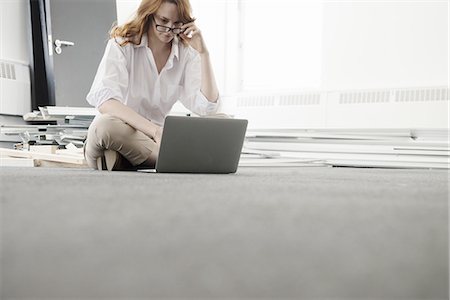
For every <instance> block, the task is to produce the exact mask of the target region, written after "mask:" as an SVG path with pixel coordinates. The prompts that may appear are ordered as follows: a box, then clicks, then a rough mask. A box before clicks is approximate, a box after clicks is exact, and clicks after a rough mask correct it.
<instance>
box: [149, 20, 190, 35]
mask: <svg viewBox="0 0 450 300" xmlns="http://www.w3.org/2000/svg"><path fill="white" fill-rule="evenodd" d="M153 22H155V26H156V30H157V31H159V32H164V33H168V32H172V33H173V34H180V33H183V32H184V29H182V28H181V27H169V26H164V25H160V24H158V23H156V20H155V16H153ZM161 29H162V30H161ZM175 30H177V31H178V32H175Z"/></svg>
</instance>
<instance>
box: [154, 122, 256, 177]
mask: <svg viewBox="0 0 450 300" xmlns="http://www.w3.org/2000/svg"><path fill="white" fill-rule="evenodd" d="M247 124H248V121H247V120H241V119H220V118H208V117H202V118H197V117H178V116H167V117H166V119H165V122H164V129H163V134H162V139H161V146H160V149H159V156H158V161H157V163H156V172H158V173H235V172H236V170H237V167H238V163H239V158H240V155H241V151H242V146H243V143H244V138H245V132H246V130H247Z"/></svg>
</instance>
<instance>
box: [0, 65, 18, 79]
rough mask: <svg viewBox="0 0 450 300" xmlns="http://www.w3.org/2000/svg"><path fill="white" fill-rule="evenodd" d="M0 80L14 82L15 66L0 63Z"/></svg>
mask: <svg viewBox="0 0 450 300" xmlns="http://www.w3.org/2000/svg"><path fill="white" fill-rule="evenodd" d="M0 78H5V79H12V80H16V66H15V65H13V64H9V63H6V62H0Z"/></svg>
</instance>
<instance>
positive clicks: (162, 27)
mask: <svg viewBox="0 0 450 300" xmlns="http://www.w3.org/2000/svg"><path fill="white" fill-rule="evenodd" d="M156 30H158V31H159V32H169V31H170V28H169V27H166V26H162V25H156Z"/></svg>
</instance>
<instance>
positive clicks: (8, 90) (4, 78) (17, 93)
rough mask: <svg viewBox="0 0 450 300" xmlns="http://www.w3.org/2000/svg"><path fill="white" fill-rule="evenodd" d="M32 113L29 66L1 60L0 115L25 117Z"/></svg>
mask: <svg viewBox="0 0 450 300" xmlns="http://www.w3.org/2000/svg"><path fill="white" fill-rule="evenodd" d="M30 111H31V83H30V69H29V66H28V65H25V64H23V63H19V62H13V61H7V60H0V114H7V115H23V114H25V113H28V112H30Z"/></svg>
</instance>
